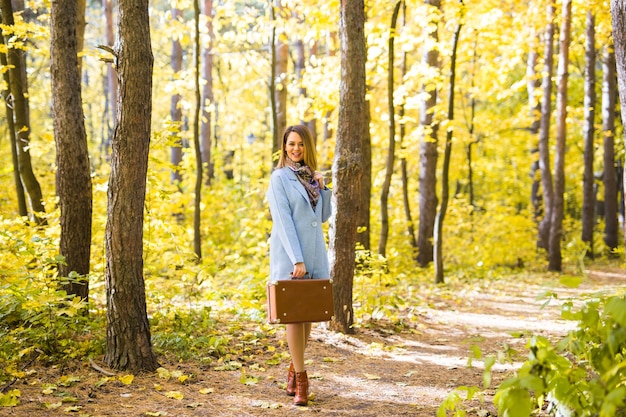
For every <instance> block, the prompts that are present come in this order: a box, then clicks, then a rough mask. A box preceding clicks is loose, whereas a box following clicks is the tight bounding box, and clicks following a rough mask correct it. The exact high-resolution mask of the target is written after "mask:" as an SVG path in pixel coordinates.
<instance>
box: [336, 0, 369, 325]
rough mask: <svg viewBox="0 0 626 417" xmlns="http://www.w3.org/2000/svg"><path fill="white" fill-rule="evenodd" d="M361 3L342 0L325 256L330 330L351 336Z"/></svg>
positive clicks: (361, 103) (361, 91) (361, 92)
mask: <svg viewBox="0 0 626 417" xmlns="http://www.w3.org/2000/svg"><path fill="white" fill-rule="evenodd" d="M364 26H365V5H364V2H363V0H341V11H340V17H339V33H340V35H339V36H340V39H341V81H340V86H339V121H338V124H337V143H336V146H335V158H334V162H333V216H332V221H331V226H330V244H329V246H330V248H329V258H330V267H331V278H332V279H333V281H334V288H335V291H334V301H335V318H334V320H333V322H332V324H331V327H332V328H333V329H335V330H339V331H342V332H344V333H354V328H353V323H354V310H353V307H352V285H353V279H354V266H355V256H354V255H355V254H354V249H355V244H356V232H357V226H358V223H357V222H358V215H359V210H360V207H359V204H360V198H359V191H360V189H361V174H362V155H361V135H362V134H363V122H364V120H363V118H364V115H365V104H366V103H365V61H366V59H367V56H366V50H365V34H364Z"/></svg>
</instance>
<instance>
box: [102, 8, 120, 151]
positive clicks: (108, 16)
mask: <svg viewBox="0 0 626 417" xmlns="http://www.w3.org/2000/svg"><path fill="white" fill-rule="evenodd" d="M115 1H116V0H102V5H103V7H104V20H105V24H104V31H105V37H106V44H107V45H108V46H110V47H113V44H114V43H115V32H114V29H113V28H114V26H115V24H114V22H113V3H114V2H115ZM117 88H118V85H117V74H116V73H115V67H114V64H113V63H109V64H107V73H106V81H105V86H104V91H105V100H106V105H105V109H106V110H105V114H104V120H103V126H106V131H105V132H103V135H102V143H101V144H100V158H101V159H103V160H109V159H110V153H111V142H112V140H113V139H112V137H113V128H114V126H113V125H114V124H115V118H116V115H117V110H118V109H117Z"/></svg>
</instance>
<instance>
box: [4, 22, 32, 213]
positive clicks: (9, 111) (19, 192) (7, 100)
mask: <svg viewBox="0 0 626 417" xmlns="http://www.w3.org/2000/svg"><path fill="white" fill-rule="evenodd" d="M0 41H2V44H3V45H5V44H6V39H5V38H4V36H3V35H2V34H1V33H0ZM0 65H2V67H4V68H7V65H8V62H7V55H6V54H5V53H4V52H0ZM2 78H3V79H4V84H3V89H2V91H1V92H0V94H2V100H4V109H5V114H6V120H7V130H8V134H9V142H10V143H11V162H12V163H13V182H14V183H15V195H16V197H17V212H18V214H19V215H20V216H22V217H26V216H28V207H27V205H26V194H24V185H22V179H21V178H20V166H19V156H18V152H19V151H18V148H17V137H16V134H15V122H14V118H13V117H14V116H13V104H12V103H11V101H12V100H11V91H10V90H9V86H10V85H11V80H10V78H9V72H8V71H4V72H3V74H2ZM5 88H6V89H5Z"/></svg>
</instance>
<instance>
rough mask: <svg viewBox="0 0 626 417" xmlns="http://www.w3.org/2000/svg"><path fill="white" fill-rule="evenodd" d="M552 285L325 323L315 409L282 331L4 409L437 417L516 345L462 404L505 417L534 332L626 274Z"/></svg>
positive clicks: (67, 374)
mask: <svg viewBox="0 0 626 417" xmlns="http://www.w3.org/2000/svg"><path fill="white" fill-rule="evenodd" d="M547 280H548V281H555V280H556V282H545V283H544V282H542V283H535V284H532V283H531V284H529V283H528V282H508V283H500V285H491V284H490V285H489V286H488V287H482V288H475V289H473V290H464V293H462V294H459V293H458V291H457V290H455V296H454V297H447V296H443V295H441V293H440V294H439V295H437V294H431V295H425V296H424V297H425V298H427V300H426V302H425V303H424V304H423V305H420V306H417V307H415V308H411V309H406V311H405V317H404V318H403V319H402V320H401V323H400V322H396V323H395V324H394V323H390V322H388V321H384V320H377V321H375V320H370V321H368V322H367V323H366V324H365V325H361V326H360V327H359V328H358V329H357V330H356V334H354V335H343V334H340V333H335V332H331V331H330V330H327V329H325V328H324V326H323V325H317V326H316V327H315V328H314V330H313V333H312V337H311V342H310V345H309V348H308V350H307V357H308V359H309V361H308V365H307V367H308V373H309V379H310V403H309V406H307V407H296V406H294V405H292V397H288V396H287V395H285V392H284V386H285V377H286V373H287V372H286V371H287V366H288V364H289V360H288V356H286V355H284V359H283V360H282V362H280V363H278V364H274V362H272V360H271V359H272V358H275V357H276V353H277V352H284V351H285V350H286V346H285V345H284V343H283V342H282V340H283V339H284V330H283V328H282V326H279V327H278V330H277V331H276V332H275V333H274V334H273V335H271V336H270V337H268V338H267V339H264V340H259V341H251V342H250V341H249V342H248V345H249V348H248V349H246V350H247V352H248V353H247V354H246V355H242V357H240V358H236V360H234V359H232V358H231V361H227V362H222V363H221V364H220V363H217V361H215V362H213V363H211V364H201V363H193V362H175V361H174V362H169V363H168V361H167V360H166V359H165V358H159V359H160V361H161V364H162V366H163V368H165V369H167V371H162V372H161V374H157V373H155V374H143V375H136V376H135V377H134V379H132V381H130V380H125V381H124V378H123V377H121V376H123V374H120V375H118V376H117V377H110V378H109V377H107V376H106V375H105V374H103V371H104V372H106V370H105V369H100V370H97V369H96V368H97V366H96V367H94V366H93V363H92V364H89V363H87V362H86V361H83V362H78V363H77V365H76V366H74V367H72V366H71V365H70V366H65V367H63V368H60V367H48V368H45V367H34V368H33V369H30V370H28V376H27V377H25V378H24V379H23V380H20V381H18V382H17V383H16V384H14V386H13V387H12V389H19V391H20V394H21V395H20V405H18V406H16V407H4V408H0V415H1V416H20V417H21V416H23V417H41V416H69V415H75V416H82V417H88V416H89V417H97V416H168V417H179V416H181V417H182V416H189V417H192V416H296V415H297V416H308V415H310V416H353V415H358V416H360V417H369V416H371V417H380V416H435V415H436V414H437V410H438V408H439V406H440V405H441V404H442V402H443V401H444V400H445V399H446V398H447V397H448V396H449V395H450V394H451V393H453V392H455V388H457V387H461V386H477V387H480V388H481V389H482V387H483V361H482V360H481V359H480V358H475V356H476V352H477V349H476V348H479V349H480V352H481V353H482V355H483V357H484V356H495V355H497V353H498V352H502V351H504V349H505V348H507V347H508V348H510V349H514V350H515V351H517V352H518V354H517V355H516V356H515V357H514V361H513V362H508V363H499V362H498V363H496V365H494V367H493V368H492V378H493V380H492V383H491V385H490V387H489V388H487V389H484V390H483V391H482V394H481V395H480V397H481V398H479V399H474V400H472V401H465V402H463V403H460V406H461V407H463V409H464V410H465V411H466V412H467V415H469V416H481V417H486V416H495V415H497V410H496V408H495V407H494V405H493V394H494V393H495V390H496V387H497V386H498V385H499V383H500V382H501V381H502V380H504V379H506V378H508V377H509V376H511V373H512V371H513V369H514V368H515V367H517V366H519V365H520V364H521V363H523V362H524V360H525V359H526V356H527V349H526V348H525V345H526V343H527V340H528V337H529V336H530V335H532V334H535V335H543V336H546V337H548V338H550V339H554V340H557V339H559V338H560V337H562V336H564V335H565V334H566V333H567V332H568V330H570V329H573V328H574V327H575V323H573V322H567V321H564V320H562V319H561V318H560V303H562V302H563V301H564V300H567V299H573V300H578V299H579V297H580V296H581V295H582V294H589V293H594V292H597V291H605V290H609V291H610V290H615V289H617V288H620V287H621V288H623V287H624V285H625V284H626V275H624V273H623V271H617V270H615V271H604V272H602V273H597V272H596V273H594V272H590V273H589V274H588V276H587V278H586V279H585V280H584V281H583V283H582V285H580V286H579V287H577V288H570V287H568V286H566V285H559V280H558V277H556V276H552V277H551V278H548V279H547ZM503 288H505V289H506V290H505V291H503ZM545 292H554V293H556V294H558V298H557V299H556V300H553V301H552V302H550V303H549V304H548V305H547V306H543V304H544V303H545V301H546V300H545V299H541V297H538V296H539V295H540V294H542V293H545ZM542 306H543V308H542ZM256 325H257V326H258V323H257V324H256ZM254 326H255V324H254V323H251V324H250V327H254ZM274 348H275V350H274ZM472 352H474V353H472ZM470 357H473V359H471V361H470ZM470 362H471V363H470ZM168 377H169V379H168ZM50 387H53V388H50ZM46 388H48V389H46ZM46 404H47V405H46ZM449 415H451V414H449Z"/></svg>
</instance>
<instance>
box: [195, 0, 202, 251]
mask: <svg viewBox="0 0 626 417" xmlns="http://www.w3.org/2000/svg"><path fill="white" fill-rule="evenodd" d="M199 2H200V0H193V11H194V55H193V56H194V87H195V88H194V91H195V98H196V102H195V107H194V113H193V143H194V148H195V153H196V186H195V193H194V195H195V199H194V215H193V248H194V253H195V254H196V261H197V262H200V261H201V260H202V236H201V232H200V231H201V228H200V219H201V215H202V212H201V210H200V206H201V204H200V203H201V202H202V151H201V144H200V109H201V107H202V96H201V91H200V52H201V48H200V4H199Z"/></svg>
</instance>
